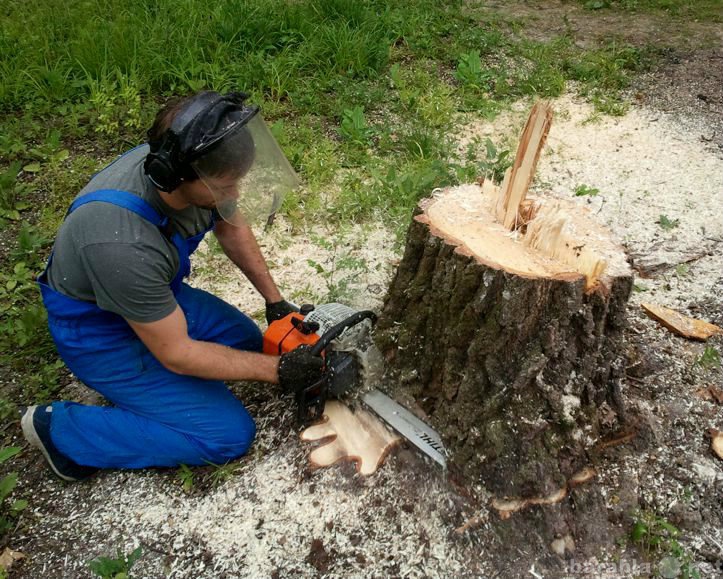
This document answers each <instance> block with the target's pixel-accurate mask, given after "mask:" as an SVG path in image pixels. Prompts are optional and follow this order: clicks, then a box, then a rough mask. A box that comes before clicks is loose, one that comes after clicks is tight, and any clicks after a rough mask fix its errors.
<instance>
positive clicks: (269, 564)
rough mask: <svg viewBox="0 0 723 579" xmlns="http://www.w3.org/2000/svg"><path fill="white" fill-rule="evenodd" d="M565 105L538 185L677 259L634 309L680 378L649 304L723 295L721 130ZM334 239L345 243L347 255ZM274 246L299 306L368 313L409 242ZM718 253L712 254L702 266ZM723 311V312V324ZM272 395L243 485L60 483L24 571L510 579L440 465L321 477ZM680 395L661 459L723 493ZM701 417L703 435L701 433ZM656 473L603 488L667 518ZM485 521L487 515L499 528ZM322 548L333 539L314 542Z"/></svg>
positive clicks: (208, 283)
mask: <svg viewBox="0 0 723 579" xmlns="http://www.w3.org/2000/svg"><path fill="white" fill-rule="evenodd" d="M554 106H555V109H556V111H557V115H556V119H555V121H554V123H553V128H552V131H551V133H550V136H549V140H548V147H547V148H546V150H545V153H544V154H543V156H542V158H541V161H540V166H539V168H538V179H537V182H536V184H535V189H536V190H537V191H538V192H541V193H550V194H553V195H560V196H571V194H572V191H573V190H574V189H575V187H577V186H578V185H583V184H584V185H587V186H588V187H594V188H597V189H599V194H598V195H597V196H595V197H578V198H577V200H578V201H579V203H581V204H583V205H587V206H588V207H589V208H590V209H591V210H592V211H593V212H594V213H596V214H597V215H598V217H599V218H600V220H601V221H602V222H604V223H606V224H607V225H609V226H610V227H611V228H612V230H613V231H614V232H615V234H616V235H617V236H618V237H619V238H620V239H621V241H623V242H624V243H625V244H626V246H627V248H628V250H629V251H630V252H631V253H634V254H636V255H640V256H644V257H645V259H646V260H648V261H650V262H651V263H653V262H655V263H665V262H669V263H671V264H673V265H672V266H671V267H670V268H669V269H667V270H665V271H664V272H663V274H661V275H659V276H658V277H656V278H654V279H645V280H640V281H638V283H639V285H640V286H641V287H640V289H644V290H645V291H642V292H638V293H635V294H634V296H633V298H632V304H631V312H632V319H633V321H634V324H635V325H636V326H637V327H638V328H639V329H638V332H639V333H640V334H641V335H642V336H643V337H644V338H645V339H656V340H658V343H660V344H662V345H661V348H663V349H664V348H665V347H668V348H669V349H670V351H671V352H673V353H674V354H675V355H671V356H669V357H668V358H667V359H666V360H667V362H668V363H669V367H668V369H667V370H666V371H668V372H669V373H670V376H671V377H672V379H676V378H677V377H678V376H679V375H682V374H683V373H684V372H685V369H686V368H688V367H689V366H690V363H691V361H692V360H695V359H696V356H699V355H700V353H701V352H702V346H701V345H698V344H690V345H689V344H687V343H686V344H685V345H684V347H682V349H681V340H680V339H678V338H675V337H672V336H670V335H668V334H667V333H665V332H664V331H663V330H661V329H660V328H659V327H657V326H656V325H655V324H654V323H653V322H651V321H649V320H647V319H646V318H644V317H642V316H640V315H639V314H638V313H636V308H637V305H638V303H639V301H640V300H641V299H644V300H647V301H654V302H656V303H660V304H662V305H667V306H671V307H677V308H680V309H682V310H684V311H685V310H686V308H688V307H689V306H691V305H693V304H700V303H703V302H705V300H706V299H707V298H708V297H709V296H711V295H713V294H714V293H715V292H717V293H718V294H720V293H722V292H723V280H722V278H723V259H722V258H721V251H720V250H721V247H723V246H721V245H719V246H717V247H716V246H715V243H716V241H715V240H716V239H721V238H723V219H721V217H720V210H721V207H723V203H722V201H723V198H722V195H723V160H722V159H721V153H720V150H716V149H713V148H711V147H710V145H708V144H706V143H704V142H701V141H700V135H701V134H702V133H703V132H704V130H705V127H703V126H699V125H696V124H695V123H691V124H688V125H686V126H683V125H681V124H680V123H679V122H678V121H676V120H674V119H672V118H669V117H666V116H664V115H662V114H660V113H656V112H653V111H648V110H643V109H633V110H631V111H630V112H629V113H628V114H627V115H626V116H624V117H622V118H602V119H600V120H598V121H597V122H586V121H588V120H589V119H590V118H591V117H592V116H593V114H592V109H591V107H590V106H589V105H587V104H585V103H582V102H580V101H578V100H576V99H574V98H572V97H564V98H561V99H559V100H557V101H555V103H554ZM527 110H528V108H527V106H526V105H525V104H524V103H521V104H519V105H516V106H515V108H514V109H513V110H512V111H511V112H509V113H505V114H504V115H502V116H500V117H499V118H498V119H497V120H496V121H494V122H492V123H490V122H483V121H476V122H472V123H470V124H469V125H468V126H467V129H466V130H465V131H464V132H463V134H461V135H460V139H461V141H462V142H465V141H468V140H469V138H470V136H471V135H472V134H481V135H483V136H484V135H490V136H492V137H493V138H494V139H495V140H497V141H499V140H500V138H501V137H504V136H507V138H508V142H514V141H515V139H516V135H517V134H518V131H519V129H520V128H521V126H522V123H523V122H524V118H525V116H526V113H527ZM661 214H664V215H666V216H667V217H668V218H670V219H677V220H679V225H678V227H676V228H674V229H672V230H669V231H666V230H664V229H662V228H661V227H660V225H659V224H657V223H656V221H657V220H658V219H659V216H660V215H661ZM312 237H316V238H317V241H316V242H314V241H311V239H312ZM319 239H323V240H327V241H333V240H335V239H336V246H337V247H336V249H335V250H333V249H330V248H329V247H328V246H326V247H325V243H323V242H320V241H319ZM261 243H262V245H263V246H264V251H265V253H266V254H267V255H268V256H269V259H270V261H271V262H272V263H273V275H274V276H275V278H276V279H277V280H278V282H279V284H280V285H281V287H282V288H284V291H285V292H286V294H287V295H288V296H290V297H292V298H294V299H295V300H296V301H304V300H305V299H308V300H313V299H317V300H318V299H323V298H324V297H325V296H326V295H328V293H329V291H335V292H337V293H338V292H339V291H342V294H344V291H343V290H344V288H343V283H344V282H348V288H347V291H346V294H345V297H346V298H347V300H346V301H347V302H348V303H351V304H352V305H354V306H358V307H378V306H379V305H380V303H381V299H382V297H383V293H384V289H385V287H386V284H387V283H388V281H389V276H390V274H391V272H392V271H393V265H392V263H393V261H394V260H395V259H396V258H397V257H398V254H397V252H398V251H399V248H396V249H395V246H394V236H393V234H392V233H391V232H390V231H388V230H387V229H385V228H384V227H383V226H382V225H376V226H368V227H361V226H355V227H350V228H348V229H347V230H346V231H345V232H344V233H343V235H342V236H340V237H335V234H334V232H329V231H326V230H325V229H324V228H322V227H319V226H315V227H311V228H310V230H309V231H308V232H307V235H304V236H298V237H292V238H289V237H288V236H287V234H286V227H285V225H284V222H283V220H280V222H279V224H278V226H277V227H276V228H275V229H274V231H273V232H272V233H270V234H268V235H263V236H261ZM708 247H710V248H711V255H702V253H704V252H703V250H705V249H707V248H708ZM699 254H701V255H699ZM342 257H344V258H355V259H357V260H363V264H364V266H363V268H361V269H359V270H355V269H353V268H348V267H343V268H341V269H340V270H339V271H338V272H336V274H335V276H334V277H331V276H330V275H327V276H326V277H324V276H323V275H320V274H319V273H318V272H317V269H316V267H315V266H314V265H312V264H310V263H309V261H308V260H309V259H311V260H313V261H314V262H316V263H317V264H319V265H320V266H321V268H322V269H323V271H324V272H330V271H331V270H332V269H333V266H332V262H333V261H335V262H336V263H337V265H338V264H339V260H340V259H341V258H342ZM689 257H697V259H695V260H694V261H692V262H690V263H689V264H688V265H687V270H686V271H683V270H682V269H680V268H678V269H677V270H676V268H675V264H676V263H677V262H679V261H684V260H685V259H688V258H689ZM197 265H198V270H197V271H198V272H199V273H197V274H196V277H195V279H194V283H195V284H197V285H198V286H200V287H204V288H206V289H209V290H211V291H214V292H215V293H217V294H218V295H220V296H221V297H222V298H224V299H226V300H228V301H229V302H231V303H233V304H234V305H237V306H239V307H241V308H242V309H244V310H245V311H248V312H250V313H258V312H260V311H261V310H262V307H263V302H262V300H261V299H260V298H259V297H258V296H257V295H255V293H254V292H253V289H252V288H251V287H250V285H249V284H248V282H246V281H245V279H243V278H242V276H240V275H239V274H238V273H236V272H234V271H233V269H232V268H230V267H228V266H227V265H225V262H224V260H223V259H222V258H220V257H219V256H218V255H216V254H214V252H213V250H211V249H208V248H207V249H206V251H205V255H203V256H202V259H201V260H198V261H197ZM340 284H341V285H340ZM643 286H644V287H643ZM294 290H296V293H295V294H294V293H292V292H294ZM718 303H720V302H718ZM703 311H707V312H710V311H711V310H710V309H709V310H706V309H705V307H703ZM722 316H723V312H720V310H718V320H717V321H718V322H721V321H722V320H721V317H722ZM717 343H718V345H719V347H720V341H718V342H717ZM681 352H682V353H681ZM681 356H682V358H681ZM675 364H677V366H676V365H675ZM717 376H718V377H720V374H718V375H717ZM656 387H657V388H660V389H663V386H661V385H658V386H656ZM260 388H261V387H260V386H258V385H257V386H254V387H251V388H249V389H246V390H242V395H243V394H244V393H245V394H246V395H247V396H249V398H250V401H249V407H250V409H251V411H252V413H254V415H255V416H256V418H257V420H258V423H259V431H260V434H259V439H258V441H257V443H256V444H255V449H254V451H253V452H252V454H251V455H250V456H249V457H247V458H246V459H244V460H243V461H242V462H241V463H240V467H239V470H238V472H237V473H236V474H235V475H234V476H233V477H231V478H229V479H228V480H226V481H224V482H222V483H221V484H220V485H219V486H217V487H215V488H214V487H212V486H210V485H199V486H198V488H196V489H195V490H194V491H192V492H191V493H190V494H186V493H184V492H183V491H182V489H181V488H180V483H179V481H178V479H177V477H176V474H175V471H172V470H163V471H146V472H142V473H134V472H108V473H104V474H102V475H101V476H99V477H97V478H96V479H95V480H93V481H91V482H89V483H86V484H76V485H63V484H61V483H59V482H57V481H56V480H54V479H52V478H50V476H47V477H46V478H44V479H43V480H42V482H41V483H40V484H39V485H36V488H37V491H36V492H35V493H34V496H32V497H29V498H30V504H31V505H32V508H31V510H30V511H29V512H28V514H27V516H28V517H30V519H31V523H30V525H29V528H27V530H26V532H25V535H24V536H20V537H18V545H17V546H16V548H20V549H21V550H23V551H25V552H26V553H27V554H28V556H29V557H30V559H29V561H27V562H26V563H25V564H24V565H23V566H22V575H21V576H22V577H28V578H30V577H33V578H35V577H49V578H50V577H85V576H89V573H88V571H87V567H86V562H87V560H88V559H90V558H93V557H95V556H97V555H101V554H106V555H112V554H114V553H115V550H116V548H121V549H122V550H124V551H125V552H129V551H130V550H131V549H132V548H133V547H134V546H136V545H138V544H139V543H142V544H143V545H144V546H145V555H144V557H143V558H142V559H141V561H140V562H139V563H138V564H137V566H136V568H135V569H134V577H150V578H157V577H173V578H177V579H181V578H194V579H198V578H212V577H213V578H221V577H228V578H231V577H234V578H236V577H238V578H241V577H244V578H247V577H248V578H256V577H282V578H285V577H317V576H321V575H323V574H324V573H325V572H328V574H329V576H332V577H384V576H389V577H420V578H421V577H473V576H496V575H497V574H498V573H501V574H502V576H505V573H504V569H500V568H499V567H497V568H493V566H492V561H494V558H493V557H492V555H491V554H490V553H488V552H487V551H486V549H485V542H486V535H485V533H486V532H487V527H485V526H484V525H482V526H481V527H480V528H478V529H477V530H472V531H470V532H469V533H467V534H466V535H464V536H462V537H461V538H458V537H455V536H454V535H453V534H452V533H451V531H452V530H453V529H454V528H455V527H456V526H457V525H459V524H460V523H461V522H463V521H464V520H465V519H466V518H467V517H469V516H471V515H472V514H474V513H470V512H467V511H465V510H464V507H460V505H461V504H463V501H462V502H460V501H459V499H458V497H457V495H456V494H455V493H454V491H453V489H451V488H450V487H448V486H447V484H446V482H445V481H444V479H443V477H442V476H440V475H439V473H438V472H437V471H435V470H434V468H433V467H431V466H428V467H427V468H428V469H429V470H428V471H425V469H424V468H422V465H423V463H422V462H421V461H420V460H419V459H417V458H416V457H414V456H412V455H411V454H410V453H409V452H406V451H402V452H401V453H400V454H396V455H393V456H392V457H391V458H390V459H389V461H388V462H387V464H385V465H384V466H383V467H382V468H381V470H380V471H379V472H378V473H377V474H376V475H374V476H372V477H370V478H367V479H363V478H360V477H358V476H357V475H355V474H354V470H353V469H352V468H350V467H348V466H342V467H333V468H330V469H326V470H323V471H315V472H312V471H310V470H309V469H308V466H307V465H306V459H305V453H306V452H307V449H306V447H304V446H303V445H302V443H300V442H299V441H298V440H297V438H296V436H295V434H294V432H293V428H292V418H291V408H290V402H289V401H288V400H283V399H282V400H279V399H277V397H275V396H269V395H268V393H267V392H264V391H263V390H260ZM671 391H672V390H671ZM671 391H668V390H667V389H665V391H664V392H663V391H661V392H660V396H659V397H658V398H657V400H656V401H655V402H651V403H646V404H647V405H648V408H647V411H648V412H650V413H651V414H656V413H660V416H661V420H662V422H660V424H659V429H660V441H661V445H665V444H667V442H666V439H665V436H666V431H667V430H668V429H671V430H675V429H680V431H681V437H679V439H677V442H676V444H677V443H679V444H680V445H681V446H680V447H679V448H678V447H676V448H675V449H670V452H668V453H667V454H666V450H665V449H664V448H660V449H658V451H657V453H656V454H657V455H658V464H659V463H665V462H667V461H672V460H673V459H674V455H676V456H678V458H677V460H684V461H687V463H686V465H687V467H690V468H692V469H693V471H694V474H693V477H692V479H691V482H689V483H688V484H689V485H692V486H693V488H694V491H695V492H696V493H699V496H702V495H703V494H705V493H712V492H715V490H716V485H718V488H719V489H720V484H721V481H723V463H721V462H716V461H715V460H714V459H713V458H712V457H711V455H710V454H709V453H707V448H706V446H705V445H704V444H703V442H702V440H701V441H696V442H695V443H692V442H690V441H689V440H688V442H686V440H687V439H689V438H690V431H691V429H694V431H695V432H700V433H702V432H703V431H704V430H705V429H706V428H708V427H710V426H717V427H718V428H720V429H723V416H721V412H720V410H718V411H717V413H716V411H715V410H714V411H711V409H710V408H707V407H706V408H703V407H702V406H700V405H701V404H708V403H704V402H702V401H697V402H692V401H690V400H687V399H686V400H682V401H681V400H680V399H679V398H678V399H676V398H675V397H673V396H671V394H670V392H671ZM632 394H634V393H632ZM641 404H642V402H641ZM661 404H662V405H663V407H662V410H661V407H660V405H661ZM666 404H667V405H668V406H670V405H675V404H677V405H678V406H680V405H681V404H682V405H683V406H682V408H677V412H678V413H679V414H680V416H678V417H677V418H676V417H675V416H673V417H672V418H664V417H666V416H668V414H666V412H668V411H670V412H673V411H674V410H675V408H673V410H671V409H670V408H669V407H668V406H666ZM696 404H697V405H698V406H695V408H691V407H692V406H694V405H696ZM693 410H695V412H693ZM691 412H692V414H690V416H691V417H692V420H693V423H691V422H686V420H687V419H688V418H687V417H688V414H689V413H691ZM666 420H668V421H667V422H666ZM681 457H683V458H681ZM653 462H655V459H654V460H653ZM649 463H650V459H649V458H646V460H642V459H640V460H636V459H634V458H633V457H630V458H629V459H626V460H625V461H621V463H620V464H618V465H611V466H609V467H608V470H607V472H603V473H601V480H600V483H599V484H602V485H603V487H604V494H605V496H606V497H608V498H609V500H610V503H609V506H610V507H611V508H614V504H615V498H614V497H616V496H619V495H621V493H622V492H624V490H625V488H627V487H631V486H633V487H635V488H638V490H639V492H640V494H641V496H649V499H648V504H655V500H656V495H659V500H662V501H667V503H668V505H670V504H674V503H675V501H676V500H678V499H679V497H680V495H681V492H682V490H681V489H682V486H683V484H682V483H680V482H679V481H678V480H671V481H669V482H666V479H665V476H666V475H665V474H664V473H665V471H664V470H655V469H654V468H651V467H650V466H649ZM693 464H695V465H698V470H695V467H692V466H691V465H693ZM681 468H683V467H681ZM690 468H689V470H690ZM646 469H647V470H646ZM661 473H662V474H661ZM207 474H208V473H205V474H204V476H205V475H207ZM22 476H23V475H21V477H22ZM198 478H201V474H200V473H199V475H198ZM460 511H462V512H460ZM485 516H486V515H485V514H484V513H482V517H481V520H482V521H484V519H485ZM521 516H523V515H521ZM713 522H714V521H713V520H712V519H710V521H709V522H706V521H705V519H704V520H703V521H702V522H700V523H699V524H698V525H697V526H698V529H697V531H696V532H695V533H694V534H693V536H692V539H691V545H693V547H701V545H702V546H705V545H706V544H707V542H708V539H710V540H716V539H715V538H716V537H717V540H718V541H720V542H723V538H722V537H721V531H720V529H719V528H718V529H717V530H716V528H715V527H714V525H713ZM719 526H720V525H719ZM696 533H697V534H696ZM315 539H317V540H319V541H320V543H318V542H317V543H316V544H314V543H313V540H315ZM320 545H323V547H320ZM701 548H702V547H701ZM721 555H722V557H723V553H722V554H721ZM701 568H702V569H703V567H701Z"/></svg>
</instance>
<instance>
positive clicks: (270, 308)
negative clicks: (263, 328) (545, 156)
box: [266, 300, 299, 324]
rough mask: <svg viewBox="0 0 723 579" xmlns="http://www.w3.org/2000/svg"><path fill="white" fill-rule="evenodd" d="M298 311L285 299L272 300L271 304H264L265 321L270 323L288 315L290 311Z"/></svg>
mask: <svg viewBox="0 0 723 579" xmlns="http://www.w3.org/2000/svg"><path fill="white" fill-rule="evenodd" d="M298 311H299V308H297V307H296V306H294V305H292V304H290V303H289V302H287V301H286V300H281V301H278V302H273V303H271V304H268V303H267V304H266V323H267V324H270V323H271V322H275V321H276V320H280V319H281V318H284V317H286V316H288V315H289V314H290V313H292V312H298Z"/></svg>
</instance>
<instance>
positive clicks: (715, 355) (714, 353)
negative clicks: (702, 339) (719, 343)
mask: <svg viewBox="0 0 723 579" xmlns="http://www.w3.org/2000/svg"><path fill="white" fill-rule="evenodd" d="M695 363H696V364H697V365H698V366H700V367H702V368H705V369H706V370H711V369H713V368H719V367H720V363H721V360H720V353H719V352H718V350H717V349H716V347H715V346H706V347H705V350H703V353H702V354H701V355H700V357H699V358H698V359H697V360H696V362H695Z"/></svg>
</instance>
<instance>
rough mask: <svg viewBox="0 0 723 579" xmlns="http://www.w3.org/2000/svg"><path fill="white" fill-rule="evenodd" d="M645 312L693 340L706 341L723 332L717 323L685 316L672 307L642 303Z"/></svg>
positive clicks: (672, 330)
mask: <svg viewBox="0 0 723 579" xmlns="http://www.w3.org/2000/svg"><path fill="white" fill-rule="evenodd" d="M640 305H641V307H642V308H643V310H645V313H646V314H648V316H650V317H651V318H653V319H654V320H655V321H657V322H660V323H661V324H662V325H663V326H665V327H666V328H668V329H669V330H670V331H671V332H673V333H675V334H678V335H679V336H683V337H684V338H691V339H693V340H701V341H705V340H707V339H708V338H710V337H711V336H715V335H717V334H720V333H722V332H723V329H722V328H720V327H718V326H716V325H715V324H709V323H708V322H704V321H703V320H696V319H695V318H689V317H687V316H684V315H683V314H681V313H680V312H676V311H675V310H672V309H670V308H666V307H663V306H656V305H655V304H640Z"/></svg>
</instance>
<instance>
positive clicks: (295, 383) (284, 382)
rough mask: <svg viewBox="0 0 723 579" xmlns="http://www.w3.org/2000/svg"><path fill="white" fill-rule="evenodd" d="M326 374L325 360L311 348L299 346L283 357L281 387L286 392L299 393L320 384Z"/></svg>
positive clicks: (280, 369)
mask: <svg viewBox="0 0 723 579" xmlns="http://www.w3.org/2000/svg"><path fill="white" fill-rule="evenodd" d="M323 374H324V360H323V359H322V358H321V356H314V355H313V354H312V353H311V348H310V347H309V346H306V345H304V346H299V347H298V348H295V349H293V350H291V352H286V353H285V354H282V355H281V360H280V361H279V385H280V386H281V389H282V390H283V391H284V392H297V391H299V390H303V389H305V388H308V387H309V386H311V385H312V384H314V383H316V382H318V381H319V380H320V379H321V376H322V375H323Z"/></svg>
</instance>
